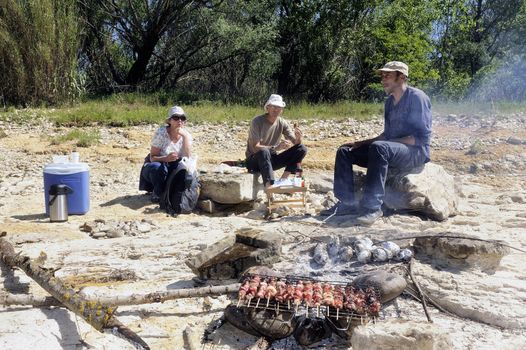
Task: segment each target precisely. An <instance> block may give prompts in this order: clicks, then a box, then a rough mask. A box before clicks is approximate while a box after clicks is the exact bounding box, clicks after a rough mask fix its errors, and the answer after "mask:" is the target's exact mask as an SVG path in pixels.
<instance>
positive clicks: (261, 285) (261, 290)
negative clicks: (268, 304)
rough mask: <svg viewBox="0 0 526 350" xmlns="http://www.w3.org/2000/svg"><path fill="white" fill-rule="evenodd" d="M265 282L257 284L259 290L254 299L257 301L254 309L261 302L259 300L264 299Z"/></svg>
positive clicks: (265, 291)
mask: <svg viewBox="0 0 526 350" xmlns="http://www.w3.org/2000/svg"><path fill="white" fill-rule="evenodd" d="M267 285H268V284H267V282H265V281H264V280H263V281H261V283H259V288H258V291H257V293H256V298H258V301H257V302H256V306H255V307H256V308H257V307H258V306H259V302H260V301H261V299H263V298H264V297H265V294H266V293H267Z"/></svg>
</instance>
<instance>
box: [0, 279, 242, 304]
mask: <svg viewBox="0 0 526 350" xmlns="http://www.w3.org/2000/svg"><path fill="white" fill-rule="evenodd" d="M240 286H241V284H240V283H232V284H228V285H223V286H207V287H199V288H188V289H174V290H169V291H163V292H155V293H148V294H131V295H117V296H113V295H112V296H107V297H101V298H98V299H96V300H95V301H96V302H98V303H101V304H110V305H113V306H121V305H140V304H152V303H163V302H165V301H168V300H172V299H182V298H196V297H202V296H210V295H224V294H229V293H235V292H237V291H238V290H239V287H240ZM0 304H1V305H31V306H36V307H45V306H61V305H62V303H61V302H60V301H58V300H57V299H55V298H53V297H49V296H47V297H35V296H32V295H26V294H1V295H0Z"/></svg>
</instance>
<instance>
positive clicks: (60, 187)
mask: <svg viewBox="0 0 526 350" xmlns="http://www.w3.org/2000/svg"><path fill="white" fill-rule="evenodd" d="M72 193H73V189H72V188H71V187H69V186H68V185H64V184H55V185H51V187H50V188H49V195H50V196H56V195H59V194H72Z"/></svg>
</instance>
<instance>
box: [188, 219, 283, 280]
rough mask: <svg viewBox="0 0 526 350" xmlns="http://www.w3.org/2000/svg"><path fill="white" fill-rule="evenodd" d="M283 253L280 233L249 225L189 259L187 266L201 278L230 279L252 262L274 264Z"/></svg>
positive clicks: (256, 264)
mask: <svg viewBox="0 0 526 350" xmlns="http://www.w3.org/2000/svg"><path fill="white" fill-rule="evenodd" d="M280 256H281V237H280V236H279V234H277V233H274V232H267V231H261V230H258V229H253V228H250V227H247V228H242V229H239V230H237V231H236V235H235V236H227V237H225V238H223V239H222V240H220V241H218V242H216V243H214V244H212V245H210V246H208V247H206V248H205V249H203V250H202V251H201V252H200V253H199V254H197V255H195V256H192V257H191V258H189V259H187V260H186V266H188V267H189V268H190V269H191V270H192V272H194V273H195V274H196V275H197V276H198V277H199V278H202V279H209V278H210V279H219V280H221V279H231V278H238V277H239V276H240V275H241V273H243V271H245V270H246V269H248V268H250V267H252V266H258V265H272V264H273V263H276V262H278V261H279V259H280Z"/></svg>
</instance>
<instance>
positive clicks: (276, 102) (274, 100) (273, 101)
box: [265, 94, 286, 109]
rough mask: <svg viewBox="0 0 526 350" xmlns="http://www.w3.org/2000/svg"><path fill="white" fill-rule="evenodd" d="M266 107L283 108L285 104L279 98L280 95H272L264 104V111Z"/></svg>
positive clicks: (281, 98)
mask: <svg viewBox="0 0 526 350" xmlns="http://www.w3.org/2000/svg"><path fill="white" fill-rule="evenodd" d="M267 106H277V107H281V108H285V106H286V104H285V101H283V97H281V95H277V94H272V95H270V97H269V98H268V100H267V102H266V103H265V109H267Z"/></svg>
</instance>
